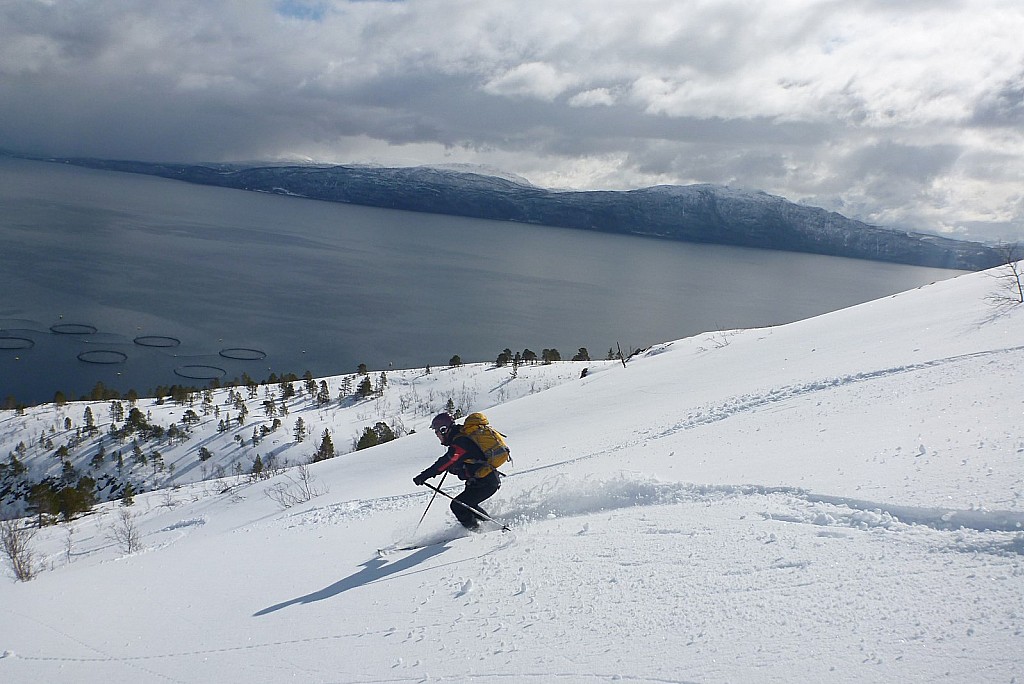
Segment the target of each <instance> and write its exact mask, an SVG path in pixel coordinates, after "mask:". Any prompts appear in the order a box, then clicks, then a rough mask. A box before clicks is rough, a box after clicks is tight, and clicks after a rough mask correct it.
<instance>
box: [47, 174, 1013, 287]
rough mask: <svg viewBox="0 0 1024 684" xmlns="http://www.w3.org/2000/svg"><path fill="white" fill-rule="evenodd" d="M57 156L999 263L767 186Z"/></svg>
mask: <svg viewBox="0 0 1024 684" xmlns="http://www.w3.org/2000/svg"><path fill="white" fill-rule="evenodd" d="M50 161H61V162H65V163H73V164H77V165H81V166H87V167H90V168H99V169H106V170H111V171H122V172H129V173H143V174H150V175H156V176H162V177H165V178H173V179H176V180H182V181H187V182H190V183H199V184H204V185H216V186H221V187H229V188H238V189H244V190H253V191H259V192H270V193H276V194H283V195H288V196H293V197H304V198H309V199H317V200H326V201H331V202H346V203H351V204H360V205H366V206H373V207H383V208H388V209H402V210H407V211H418V212H428V213H435V214H447V215H454V216H468V217H473V218H483V219H493V220H500V221H510V222H518V223H534V224H540V225H547V226H558V227H563V228H575V229H580V230H596V231H602V232H609V233H624V234H632V235H645V236H653V237H659V238H665V239H672V240H682V241H686V242H700V243H711V244H723V245H738V246H744V247H755V248H761V249H777V250H786V251H793V252H809V253H812V254H825V255H830V256H842V257H850V258H857V259H871V260H876V261H888V262H895V263H904V264H912V265H918V266H931V267H938V268H951V269H961V270H981V269H985V268H989V267H992V266H994V265H996V264H998V263H1001V262H1000V257H999V255H998V253H997V252H996V250H994V249H993V248H992V247H989V246H986V245H983V244H980V243H976V242H968V241H962V240H953V239H950V238H945V237H940V236H937V235H929V234H925V233H914V232H907V231H900V230H892V229H888V228H884V227H878V226H872V225H868V224H866V223H863V222H860V221H855V220H853V219H849V218H847V217H845V216H842V215H840V214H837V213H835V212H829V211H826V210H824V209H820V208H817V207H810V206H803V205H800V204H794V203H792V202H788V201H786V200H785V199H783V198H781V197H775V196H773V195H769V194H767V193H764V192H757V191H746V190H737V189H732V188H727V187H719V186H713V185H707V184H698V185H688V186H657V187H651V188H643V189H639V190H629V191H596V190H595V191H565V190H548V189H544V188H539V187H536V186H533V185H530V184H528V183H525V182H523V181H522V179H517V178H515V177H512V176H509V175H507V174H503V175H493V173H494V172H490V171H487V170H474V171H466V170H463V169H451V168H442V167H429V166H420V167H406V168H389V167H375V166H361V165H335V166H325V165H316V164H302V165H291V166H288V165H280V164H274V165H263V166H241V165H231V164H216V165H189V164H157V163H147V162H134V161H114V160H101V159H57V160H50Z"/></svg>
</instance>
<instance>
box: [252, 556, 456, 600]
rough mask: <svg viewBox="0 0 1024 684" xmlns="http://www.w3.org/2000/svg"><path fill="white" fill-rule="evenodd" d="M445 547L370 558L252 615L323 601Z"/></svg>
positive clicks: (411, 566) (392, 573)
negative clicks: (338, 576)
mask: <svg viewBox="0 0 1024 684" xmlns="http://www.w3.org/2000/svg"><path fill="white" fill-rule="evenodd" d="M447 549H448V544H447V543H445V544H437V545H434V546H427V547H424V548H422V549H418V550H417V551H415V552H414V553H411V554H409V555H408V556H405V557H404V558H399V559H398V560H395V561H393V562H390V563H389V562H388V561H387V560H385V559H383V558H371V559H370V560H368V561H366V562H365V563H363V564H362V566H363V569H362V570H360V571H359V572H357V573H355V574H353V575H349V576H348V577H346V578H345V579H343V580H339V581H337V582H335V583H334V584H332V585H330V586H329V587H324V588H323V589H321V590H320V591H315V592H313V593H312V594H306V595H305V596H300V597H298V598H293V599H292V600H290V601H285V602H283V603H278V604H276V605H273V606H270V607H268V608H264V609H263V610H260V611H257V612H256V613H253V617H259V616H261V615H267V614H269V613H273V612H276V611H278V610H281V609H282V608H287V607H288V606H294V605H298V604H305V603H314V602H316V601H323V600H324V599H329V598H332V597H334V596H337V595H338V594H341V593H343V592H346V591H348V590H349V589H357V588H358V587H362V586H365V585H367V584H371V583H373V582H377V581H379V580H382V579H384V578H386V577H388V576H389V575H394V574H395V573H398V572H402V571H404V570H409V569H410V568H413V567H415V566H417V565H419V564H420V563H422V562H423V561H425V560H427V559H429V558H432V557H434V556H436V555H438V554H440V553H444V551H446V550H447Z"/></svg>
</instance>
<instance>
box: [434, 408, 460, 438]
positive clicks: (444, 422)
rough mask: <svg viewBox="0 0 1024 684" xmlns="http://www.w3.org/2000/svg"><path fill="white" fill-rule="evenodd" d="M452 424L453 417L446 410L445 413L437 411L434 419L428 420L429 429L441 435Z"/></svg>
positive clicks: (453, 422) (453, 421)
mask: <svg viewBox="0 0 1024 684" xmlns="http://www.w3.org/2000/svg"><path fill="white" fill-rule="evenodd" d="M454 424H455V419H454V418H452V416H451V414H450V413H448V412H447V411H446V412H445V413H438V414H437V415H436V416H434V420H432V421H430V429H432V430H433V431H434V432H438V433H440V434H442V435H443V434H445V433H446V432H448V428H450V427H451V426H452V425H454Z"/></svg>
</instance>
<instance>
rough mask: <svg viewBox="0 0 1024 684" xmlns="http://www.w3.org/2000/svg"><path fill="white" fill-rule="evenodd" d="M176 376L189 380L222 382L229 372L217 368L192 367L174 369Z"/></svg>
mask: <svg viewBox="0 0 1024 684" xmlns="http://www.w3.org/2000/svg"><path fill="white" fill-rule="evenodd" d="M174 374H175V375H177V376H178V377H180V378H188V379H189V380H220V379H221V378H223V377H224V376H225V375H227V374H228V372H227V371H226V370H224V369H223V368H219V367H217V366H203V365H190V366H178V367H177V368H175V369H174Z"/></svg>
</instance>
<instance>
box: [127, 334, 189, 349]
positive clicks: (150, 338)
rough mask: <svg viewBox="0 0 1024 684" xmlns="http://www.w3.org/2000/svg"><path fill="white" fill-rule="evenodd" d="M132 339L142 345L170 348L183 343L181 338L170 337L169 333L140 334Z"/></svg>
mask: <svg viewBox="0 0 1024 684" xmlns="http://www.w3.org/2000/svg"><path fill="white" fill-rule="evenodd" d="M132 341H133V342H135V344H137V345H139V346H140V347H159V348H161V349H169V348H170V347H178V346H180V345H181V340H179V339H178V338H177V337H169V336H167V335H140V336H139V337H136V338H135V339H134V340H132Z"/></svg>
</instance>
